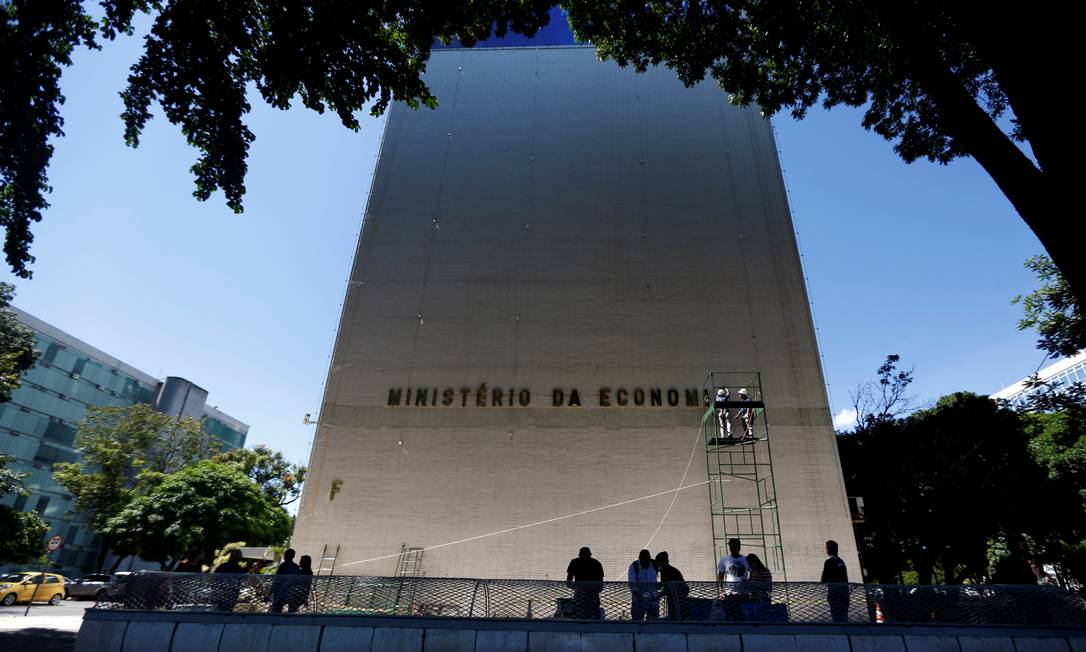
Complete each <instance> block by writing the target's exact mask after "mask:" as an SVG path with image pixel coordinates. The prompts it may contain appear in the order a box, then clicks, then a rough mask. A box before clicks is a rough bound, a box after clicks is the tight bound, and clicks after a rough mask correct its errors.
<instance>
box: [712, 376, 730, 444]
mask: <svg viewBox="0 0 1086 652" xmlns="http://www.w3.org/2000/svg"><path fill="white" fill-rule="evenodd" d="M730 395H731V392H729V391H728V388H727V387H719V388H717V390H716V398H715V399H714V400H713V409H714V410H715V411H716V424H717V428H718V433H719V434H718V435H717V436H718V437H728V438H731V436H732V419H731V415H729V414H728V407H727V400H728V396H730Z"/></svg>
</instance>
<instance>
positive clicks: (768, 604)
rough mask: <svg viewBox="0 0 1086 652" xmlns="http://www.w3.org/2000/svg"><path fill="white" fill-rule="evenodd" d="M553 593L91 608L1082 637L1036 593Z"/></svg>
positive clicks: (142, 581) (1050, 599) (253, 585)
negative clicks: (992, 629) (1065, 632)
mask: <svg viewBox="0 0 1086 652" xmlns="http://www.w3.org/2000/svg"><path fill="white" fill-rule="evenodd" d="M633 588H635V589H636V591H633V590H631V585H630V584H628V583H626V582H575V583H574V582H557V581H536V580H484V579H454V578H429V577H406V578H395V577H362V576H350V575H346V576H319V577H313V576H300V575H282V576H269V575H226V574H198V573H136V574H132V575H125V576H121V577H118V578H117V579H116V580H115V581H114V582H113V583H112V584H111V585H109V587H107V589H106V590H104V591H103V592H102V594H101V596H100V600H99V602H98V603H97V604H96V605H95V608H97V609H171V610H177V611H227V612H229V611H238V612H269V611H271V612H283V613H308V614H357V615H375V616H426V617H452V618H533V619H540V618H563V619H579V620H609V621H629V620H637V619H640V618H649V617H659V618H660V619H666V620H675V621H692V622H704V621H728V622H751V623H784V622H791V623H882V622H885V623H924V624H938V623H944V624H970V625H1058V626H1065V627H1086V602H1084V601H1083V600H1082V598H1080V597H1079V596H1078V595H1076V594H1074V593H1071V592H1069V591H1065V590H1063V589H1059V588H1054V587H1044V586H1004V585H976V586H939V585H932V586H900V585H874V584H869V585H863V584H822V583H816V582H787V583H785V582H777V583H773V584H769V583H759V582H747V583H745V584H743V585H735V584H727V585H720V584H717V583H716V582H669V583H660V584H648V585H638V586H635V587H633Z"/></svg>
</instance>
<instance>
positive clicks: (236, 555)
mask: <svg viewBox="0 0 1086 652" xmlns="http://www.w3.org/2000/svg"><path fill="white" fill-rule="evenodd" d="M215 572H216V573H244V572H245V569H244V568H242V567H241V550H238V549H236V548H235V549H234V550H231V551H230V555H229V556H228V557H227V558H226V561H224V562H223V563H221V564H219V565H218V566H216V567H215Z"/></svg>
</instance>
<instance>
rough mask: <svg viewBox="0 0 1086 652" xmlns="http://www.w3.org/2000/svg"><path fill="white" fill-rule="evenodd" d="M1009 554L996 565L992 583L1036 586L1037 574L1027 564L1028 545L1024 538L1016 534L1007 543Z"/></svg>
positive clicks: (1028, 563)
mask: <svg viewBox="0 0 1086 652" xmlns="http://www.w3.org/2000/svg"><path fill="white" fill-rule="evenodd" d="M1007 543H1009V544H1010V545H1009V546H1008V547H1009V548H1010V554H1009V555H1007V556H1006V557H1004V558H1003V559H1000V560H999V563H998V564H996V570H995V573H993V574H992V581H993V582H995V583H996V584H1036V583H1037V574H1036V573H1034V572H1033V567H1032V566H1031V565H1030V562H1029V543H1028V542H1026V537H1024V536H1022V535H1021V534H1016V535H1014V536H1012V537H1011V538H1010V540H1009V541H1008V542H1007Z"/></svg>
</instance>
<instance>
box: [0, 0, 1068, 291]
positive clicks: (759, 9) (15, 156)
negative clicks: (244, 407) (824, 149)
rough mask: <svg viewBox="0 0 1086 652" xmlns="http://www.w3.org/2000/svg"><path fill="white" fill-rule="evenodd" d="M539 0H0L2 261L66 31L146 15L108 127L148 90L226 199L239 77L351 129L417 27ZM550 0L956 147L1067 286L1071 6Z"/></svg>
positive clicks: (234, 164) (639, 48)
mask: <svg viewBox="0 0 1086 652" xmlns="http://www.w3.org/2000/svg"><path fill="white" fill-rule="evenodd" d="M552 4H554V3H553V2H552V0H472V2H425V1H423V0H401V1H397V2H388V1H387V0H357V1H356V0H332V1H323V2H313V1H311V0H292V1H291V2H286V3H282V2H279V3H272V2H266V1H264V0H237V1H236V2H229V3H210V2H193V1H182V0H173V1H166V2H152V1H149V0H102V1H101V2H100V5H101V14H102V16H101V18H100V19H98V20H95V19H93V18H91V17H90V16H89V15H88V13H87V12H86V9H85V6H84V4H83V3H81V2H78V1H76V0H67V1H61V2H49V3H42V2H30V1H29V0H13V1H12V2H7V3H2V4H0V57H2V58H3V60H4V61H5V64H6V65H7V66H8V67H9V69H10V70H11V71H12V72H13V74H9V75H7V76H5V77H4V78H3V82H2V86H0V93H2V94H3V97H4V101H3V102H2V103H0V224H3V225H4V227H5V228H6V229H7V239H6V241H5V253H6V255H7V260H8V263H9V264H10V265H11V267H12V269H13V271H14V272H15V273H16V274H19V275H21V276H29V274H30V269H29V264H30V263H31V262H33V257H32V256H31V255H30V253H29V245H30V242H31V241H32V235H31V233H30V227H31V225H32V223H33V222H36V221H38V220H40V219H41V214H42V211H43V210H44V209H45V208H46V207H47V206H48V204H47V203H46V200H45V195H46V194H47V192H48V183H47V177H46V167H47V165H48V163H49V159H50V156H51V155H52V146H51V145H50V142H49V141H50V139H51V138H54V137H57V136H60V135H62V133H63V132H62V130H61V127H62V125H63V120H62V118H61V115H60V105H61V104H62V103H63V96H62V95H61V92H60V87H59V78H60V71H61V69H62V68H63V67H64V66H67V65H69V64H70V63H71V52H72V50H73V48H75V47H77V46H88V47H99V42H100V41H101V40H102V39H113V38H116V37H117V36H118V35H120V34H132V33H133V23H134V19H135V17H136V16H137V15H139V14H147V15H148V16H149V17H150V20H151V28H150V32H149V34H148V35H147V37H146V38H145V40H144V51H143V55H142V56H141V57H140V59H139V61H137V62H134V65H133V67H132V74H131V75H130V76H129V79H128V85H127V87H126V88H125V89H124V91H123V92H122V97H123V99H124V104H125V110H124V113H123V119H124V122H125V139H126V141H127V142H128V143H129V144H130V145H133V146H135V145H138V143H139V136H140V133H141V131H142V129H143V128H144V126H145V125H146V124H147V121H148V120H149V119H150V118H151V115H152V109H153V108H154V107H155V106H156V105H157V106H158V107H160V108H161V110H162V113H163V114H164V115H165V116H166V119H167V120H169V121H170V122H171V123H173V124H175V125H178V126H179V127H180V128H181V131H182V133H183V134H184V135H185V137H186V139H187V140H188V142H189V143H190V144H191V145H192V146H193V147H194V148H196V149H197V151H198V152H199V155H198V160H197V162H196V163H195V164H194V165H193V166H192V168H191V170H192V173H193V175H194V177H195V181H196V189H195V192H194V195H195V196H196V197H197V198H198V199H201V200H205V199H207V198H209V197H210V196H211V195H212V193H214V192H215V191H217V190H221V191H222V192H223V194H224V196H225V199H226V203H227V204H228V205H229V206H230V207H231V208H232V209H233V210H234V211H241V210H242V206H243V204H242V197H243V195H244V193H245V185H244V178H245V173H246V157H247V154H248V149H249V145H250V143H252V141H253V139H254V138H255V135H254V134H253V133H252V132H251V131H250V130H249V128H248V127H247V126H246V124H245V121H244V117H245V115H246V114H247V113H248V112H249V110H250V104H249V100H248V97H247V95H246V91H247V88H248V87H249V86H250V85H252V86H253V87H255V89H256V90H257V92H259V94H260V96H261V98H262V100H263V101H265V102H267V103H268V104H270V105H271V106H274V107H277V108H280V109H285V108H287V107H289V106H290V105H291V103H292V102H295V101H299V102H300V103H301V104H302V105H303V106H305V107H307V108H310V109H313V110H315V111H320V112H323V111H325V110H330V111H333V112H335V113H336V115H337V116H338V117H339V119H340V121H341V122H342V123H343V124H344V125H345V126H346V127H348V128H350V129H357V128H358V127H359V122H358V120H357V118H356V117H355V115H356V114H357V113H358V112H360V111H362V110H369V111H370V113H372V114H374V115H379V114H380V113H382V112H383V111H384V110H385V109H386V108H387V107H388V105H389V103H390V102H392V101H402V102H405V103H407V104H408V105H410V106H412V107H418V106H429V107H433V106H435V104H436V102H437V101H438V99H440V98H435V97H434V96H433V95H432V94H431V93H430V91H429V89H428V88H427V86H426V84H425V82H424V81H423V79H422V74H423V73H424V71H425V68H426V62H427V60H428V58H429V56H430V54H431V48H432V46H433V44H434V43H435V41H437V40H440V41H444V42H450V41H452V40H453V39H458V40H459V41H460V43H462V44H463V45H465V46H471V45H473V44H474V43H476V42H477V41H478V40H480V39H482V38H486V37H487V36H489V35H490V34H491V32H492V30H493V32H494V33H496V34H498V35H502V34H505V33H506V32H507V31H509V30H512V31H516V32H520V33H525V34H533V33H534V32H535V31H536V30H537V29H538V28H539V27H541V26H543V25H545V24H546V23H547V22H548V20H549V16H548V10H549V9H550V7H551V5H552ZM557 4H559V5H560V6H561V7H562V8H563V9H565V10H566V11H567V12H568V15H569V21H570V24H571V25H572V27H573V30H574V33H575V34H576V35H577V36H578V37H579V38H581V39H583V40H585V41H589V42H591V43H592V44H594V45H595V47H596V50H597V53H598V54H599V55H600V56H601V57H602V58H610V59H613V60H615V61H617V62H618V63H619V64H622V65H633V66H634V67H635V68H636V69H639V70H643V69H645V68H646V67H647V66H649V65H655V64H664V65H666V66H668V67H670V68H672V69H674V70H675V71H676V73H677V74H678V76H679V78H680V79H682V80H683V81H684V82H686V83H688V84H692V83H695V82H698V81H700V80H702V79H705V78H712V79H714V80H715V81H717V82H718V83H719V84H720V85H721V86H722V87H724V88H725V89H727V91H728V93H729V94H730V97H731V99H732V101H733V102H736V103H738V104H744V105H745V104H757V105H759V106H760V107H761V108H762V110H763V112H764V113H766V114H767V115H771V114H774V113H776V112H778V111H782V110H788V111H790V112H791V113H792V114H793V115H794V116H796V117H803V116H804V115H805V114H806V112H807V111H808V110H809V109H810V107H812V106H815V105H816V104H818V103H820V102H821V103H822V104H824V105H826V106H831V107H832V106H835V105H847V106H855V107H863V109H864V119H863V126H864V127H865V128H866V129H870V130H873V131H874V132H875V133H878V134H879V135H881V136H883V137H884V138H886V139H888V140H890V141H892V142H893V143H894V149H895V151H896V152H897V153H898V154H899V155H900V156H901V157H902V158H903V159H904V160H906V161H914V160H916V159H919V158H927V159H929V160H932V161H937V162H940V163H947V162H949V161H951V160H953V159H954V158H957V157H960V156H972V157H973V158H975V159H976V160H977V162H978V163H980V165H981V166H982V167H983V168H984V169H985V170H986V171H987V172H988V174H989V175H991V177H992V179H993V180H994V181H995V183H996V184H997V185H998V186H999V188H1000V189H1001V190H1002V191H1003V192H1004V194H1006V196H1007V197H1008V199H1009V200H1010V201H1011V203H1012V204H1013V205H1014V207H1015V209H1016V210H1017V211H1018V213H1019V214H1020V215H1021V216H1022V218H1023V219H1024V220H1025V221H1026V223H1027V224H1028V225H1029V227H1030V228H1031V229H1032V230H1033V232H1034V233H1035V234H1036V235H1037V237H1038V238H1039V239H1040V240H1041V242H1042V244H1044V246H1045V248H1046V249H1047V250H1048V252H1049V254H1050V255H1051V257H1052V259H1053V260H1054V261H1055V263H1056V265H1057V266H1058V267H1059V268H1060V269H1061V270H1062V271H1063V273H1064V275H1065V277H1066V278H1067V280H1068V283H1069V284H1070V286H1071V288H1072V290H1073V291H1074V293H1075V294H1076V295H1077V296H1079V297H1086V264H1081V263H1080V262H1079V261H1078V259H1077V255H1076V254H1077V251H1076V249H1077V246H1076V240H1075V239H1073V238H1068V237H1066V235H1067V233H1068V232H1069V231H1074V230H1075V227H1077V224H1078V222H1079V221H1080V220H1081V218H1080V217H1074V215H1076V214H1077V213H1075V212H1073V210H1074V206H1075V204H1073V203H1072V202H1071V177H1072V173H1073V172H1072V171H1073V170H1074V167H1073V163H1072V161H1073V160H1074V159H1073V158H1072V153H1073V151H1074V149H1075V147H1074V144H1073V142H1072V140H1073V139H1068V138H1067V137H1066V134H1065V132H1064V128H1063V126H1062V125H1061V124H1060V121H1058V120H1053V119H1052V117H1051V114H1052V107H1053V106H1060V105H1061V104H1060V102H1061V101H1063V100H1065V99H1066V98H1068V97H1069V93H1070V90H1069V87H1068V85H1067V81H1066V79H1065V76H1066V72H1065V70H1066V68H1067V66H1069V65H1070V62H1071V61H1074V60H1075V59H1074V58H1073V57H1074V54H1073V51H1072V50H1071V48H1072V47H1073V45H1072V44H1073V43H1074V42H1075V40H1074V39H1073V38H1070V34H1069V33H1067V31H1068V30H1069V29H1070V24H1071V23H1072V22H1073V21H1070V20H1065V21H1060V20H1058V19H1057V20H1053V19H1052V17H1051V16H1050V12H1051V11H1053V10H1052V9H1051V8H1049V7H1047V6H1037V7H1032V6H1031V7H1023V8H1020V9H1019V10H1017V11H1015V12H1013V13H1009V12H994V11H992V10H991V8H990V7H986V6H979V5H973V4H968V3H967V4H961V3H934V2H923V1H920V0H908V1H904V2H897V3H870V2H863V1H862V0H842V1H839V2H832V3H826V2H815V1H813V0H772V1H769V2H766V1H764V0H740V1H738V2H728V3H724V2H716V1H703V2H673V1H670V0H648V1H645V0H636V1H635V0H565V1H564V2H560V3H557ZM1026 147H1028V150H1029V153H1028V154H1027V152H1026V151H1024V149H1025V148H1026ZM1065 213H1066V214H1065ZM1067 220H1071V221H1072V225H1070V226H1069V225H1068V224H1067Z"/></svg>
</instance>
